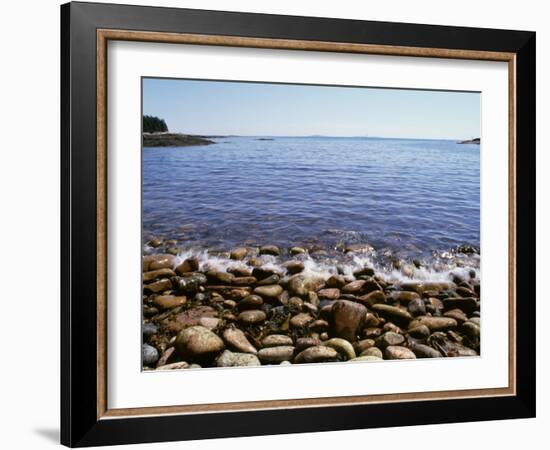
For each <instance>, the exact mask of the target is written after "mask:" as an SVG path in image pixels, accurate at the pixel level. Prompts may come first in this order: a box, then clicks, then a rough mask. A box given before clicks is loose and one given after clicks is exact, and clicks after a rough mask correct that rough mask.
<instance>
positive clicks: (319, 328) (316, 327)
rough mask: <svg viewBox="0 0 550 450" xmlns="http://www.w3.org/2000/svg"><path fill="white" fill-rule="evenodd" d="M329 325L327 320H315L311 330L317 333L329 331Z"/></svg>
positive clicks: (311, 324) (310, 327)
mask: <svg viewBox="0 0 550 450" xmlns="http://www.w3.org/2000/svg"><path fill="white" fill-rule="evenodd" d="M328 328H329V323H328V322H327V321H326V320H315V321H313V322H311V323H310V324H309V329H310V330H312V331H315V332H317V333H322V332H324V331H327V330H328Z"/></svg>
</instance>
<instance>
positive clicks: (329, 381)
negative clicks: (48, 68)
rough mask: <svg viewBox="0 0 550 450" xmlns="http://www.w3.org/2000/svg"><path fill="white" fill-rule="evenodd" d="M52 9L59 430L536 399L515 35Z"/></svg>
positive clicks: (207, 433) (471, 408) (529, 86)
mask: <svg viewBox="0 0 550 450" xmlns="http://www.w3.org/2000/svg"><path fill="white" fill-rule="evenodd" d="M61 26H62V29H61V38H62V40H61V55H62V71H61V73H62V80H61V83H62V97H61V111H62V117H61V118H62V130H61V133H62V136H61V137H62V160H61V172H62V184H61V187H62V198H61V200H62V247H61V261H62V317H61V324H62V348H61V351H62V379H61V384H62V398H61V405H62V414H61V416H62V424H61V430H62V433H61V440H62V443H63V444H65V445H68V446H71V447H72V446H74V447H79V446H91V445H108V444H124V443H139V442H155V441H174V440H186V439H203V438H215V437H230V436H250V435H265V434H277V433H296V432H314V431H328V430H344V429H354V428H369V427H386V426H400V425H416V424H430V423H431V424H433V423H444V422H464V421H480V420H493V419H510V418H527V417H534V415H535V351H534V350H535V320H534V318H535V249H536V245H535V33H533V32H527V31H508V30H494V29H477V28H459V27H448V26H433V25H419V24H403V23H383V22H368V21H354V20H341V19H329V18H311V17H292V16H277V15H264V14H250V13H232V12H217V11H201V10H189V9H169V8H153V7H137V6H125V5H109V4H93V3H69V4H66V5H63V6H62V7H61ZM482 287H483V289H482Z"/></svg>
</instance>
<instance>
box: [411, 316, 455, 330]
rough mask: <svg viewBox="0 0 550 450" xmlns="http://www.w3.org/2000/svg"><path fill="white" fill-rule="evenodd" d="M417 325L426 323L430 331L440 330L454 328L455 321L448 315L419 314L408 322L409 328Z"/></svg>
mask: <svg viewBox="0 0 550 450" xmlns="http://www.w3.org/2000/svg"><path fill="white" fill-rule="evenodd" d="M419 325H426V326H427V327H428V328H429V329H430V331H431V332H432V333H433V332H434V331H442V330H449V329H453V328H456V326H457V323H456V320H455V319H451V318H450V317H430V316H420V317H417V318H415V319H414V320H413V321H412V322H411V323H410V326H409V327H410V328H415V327H417V326H419Z"/></svg>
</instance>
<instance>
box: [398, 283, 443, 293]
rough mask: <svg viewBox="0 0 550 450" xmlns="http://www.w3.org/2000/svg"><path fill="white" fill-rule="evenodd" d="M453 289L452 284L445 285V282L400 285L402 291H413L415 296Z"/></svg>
mask: <svg viewBox="0 0 550 450" xmlns="http://www.w3.org/2000/svg"><path fill="white" fill-rule="evenodd" d="M452 287H454V284H452V283H446V282H424V283H416V282H411V283H401V289H402V290H404V291H413V292H416V293H417V294H420V295H422V294H424V293H426V292H428V291H437V292H439V291H444V290H447V289H451V288H452Z"/></svg>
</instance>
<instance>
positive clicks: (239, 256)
mask: <svg viewBox="0 0 550 450" xmlns="http://www.w3.org/2000/svg"><path fill="white" fill-rule="evenodd" d="M247 254H248V249H246V248H245V247H238V248H234V249H233V250H231V253H230V255H229V257H230V258H231V259H234V260H236V261H241V260H243V259H244V258H245V257H246V255H247Z"/></svg>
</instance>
